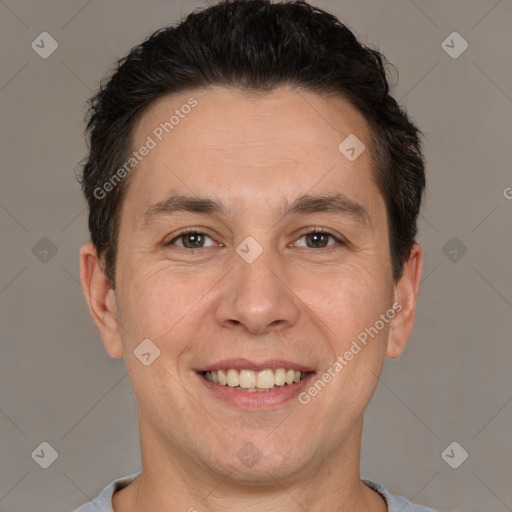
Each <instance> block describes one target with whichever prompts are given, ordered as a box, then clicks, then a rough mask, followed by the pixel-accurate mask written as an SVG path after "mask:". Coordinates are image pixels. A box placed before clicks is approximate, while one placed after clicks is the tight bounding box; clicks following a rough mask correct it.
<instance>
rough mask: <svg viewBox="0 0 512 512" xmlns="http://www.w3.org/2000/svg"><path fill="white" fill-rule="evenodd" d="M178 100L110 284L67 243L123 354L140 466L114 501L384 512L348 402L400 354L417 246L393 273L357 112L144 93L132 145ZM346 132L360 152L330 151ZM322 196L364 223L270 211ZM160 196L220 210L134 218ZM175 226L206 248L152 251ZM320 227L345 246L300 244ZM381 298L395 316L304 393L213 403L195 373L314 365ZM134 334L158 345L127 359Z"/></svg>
mask: <svg viewBox="0 0 512 512" xmlns="http://www.w3.org/2000/svg"><path fill="white" fill-rule="evenodd" d="M192 96H193V97H194V98H196V99H197V101H198V105H197V107H196V108H195V109H194V110H193V111H192V112H191V113H190V114H189V115H188V116H186V117H185V118H184V119H183V120H181V122H180V124H179V125H178V126H176V127H175V129H174V130H173V131H172V132H171V133H170V134H169V135H167V136H166V137H165V138H164V139H163V140H162V141H161V142H159V143H158V145H157V147H156V148H155V149H153V150H152V151H151V152H150V154H149V155H148V156H146V157H145V158H144V159H143V160H142V161H141V162H140V163H139V165H138V166H137V168H136V170H134V171H133V172H134V173H135V174H134V175H133V176H132V178H133V181H132V183H131V184H130V188H129V191H128V194H127V196H126V198H125V201H124V203H123V205H122V210H121V220H120V236H119V246H118V259H117V267H116V289H115V291H114V290H113V289H111V287H110V286H109V283H108V281H107V280H106V278H105V276H104V274H103V272H102V270H101V267H100V264H99V261H98V258H97V254H96V251H95V248H94V246H93V245H92V244H91V243H90V242H87V243H85V244H84V245H83V246H82V248H81V251H80V261H81V282H82V287H83V290H84V293H85V296H86V299H87V302H88V305H89V308H90V311H91V314H92V317H93V319H94V322H95V324H96V326H97V328H98V331H99V333H100V335H101V338H102V340H103V342H104V345H105V348H106V350H107V352H108V354H110V356H112V357H114V358H121V357H124V359H125V362H126V366H127V369H128V370H129V377H130V381H131V385H132V387H133V390H134V393H135V395H136V398H137V402H138V420H139V427H140V436H141V453H142V463H143V472H142V475H141V476H140V477H139V478H137V479H136V480H135V481H134V482H133V483H132V484H131V485H129V486H128V487H126V488H125V489H123V490H121V491H118V492H117V493H115V494H114V497H113V506H114V510H115V511H116V512H129V511H135V510H137V511H139V512H140V511H142V512H145V511H153V510H183V511H187V510H190V509H191V508H192V507H194V508H195V509H196V510H198V511H206V510H208V511H223V512H225V511H229V510H248V511H256V510H258V511H261V510H274V511H287V512H290V511H292V512H293V511H299V510H300V511H303V510H308V511H311V512H315V511H324V510H336V511H340V512H343V511H349V510H350V511H353V510H358V511H363V512H364V511H370V510H371V511H373V512H375V511H377V512H381V511H385V510H387V506H386V504H385V502H384V500H383V499H382V497H381V496H380V495H379V494H378V493H376V492H374V491H373V490H371V489H370V488H369V487H367V486H366V485H364V484H363V483H362V482H361V480H360V475H359V459H360V444H361V435H362V426H363V413H364V410H365V408H366V406H367V404H368V402H369V401H370V399H371V397H372V395H373V393H374V391H375V388H376V385H377V383H378V376H379V375H380V373H381V369H382V366H383V363H384V361H385V359H386V357H388V358H396V357H399V356H400V354H401V353H402V351H403V350H404V347H405V345H406V342H407V340H408V338H409V335H410V333H411V330H412V328H413V323H414V316H415V310H416V299H417V294H418V290H419V283H420V280H421V269H422V250H421V247H420V246H419V245H415V246H414V247H413V249H412V251H411V255H410V258H409V260H408V262H407V264H406V265H405V268H404V272H403V274H402V277H401V279H400V280H399V281H398V282H397V283H394V282H393V279H392V268H391V259H390V252H389V240H388V230H387V218H386V209H385V204H384V200H383V198H382V196H381V194H380V193H379V190H378V188H377V187H376V185H375V183H374V182H373V178H372V168H371V165H372V163H371V159H370V143H369V131H368V126H367V124H366V121H365V119H364V118H363V116H361V115H360V114H359V113H358V112H357V111H356V110H355V109H354V108H353V107H352V106H351V104H350V103H348V102H347V101H346V100H345V99H344V98H342V97H340V96H334V95H331V96H326V95H318V94H315V93H310V92H304V91H302V92H299V91H297V90H295V89H293V88H290V87H280V88H279V89H275V90H274V91H272V92H271V93H269V94H267V95H257V96H256V95H250V94H248V93H244V92H241V91H238V90H234V89H228V88H221V87H218V88H217V87H216V88H209V89H202V90H197V91H188V92H186V93H180V94H177V95H172V96H168V97H166V98H163V99H161V100H159V101H158V102H155V103H154V104H153V105H151V106H150V108H149V109H148V110H147V111H146V112H145V113H144V114H143V116H142V117H141V119H140V120H139V123H138V124H137V126H136V129H135V131H134V134H133V135H134V138H133V146H134V148H138V147H140V146H141V145H142V144H143V143H144V141H145V140H146V137H147V136H148V135H149V134H151V132H152V130H154V128H155V127H156V126H158V124H159V123H160V122H162V121H164V120H166V119H168V118H169V116H170V115H171V114H172V112H173V111H174V110H175V109H176V108H180V106H181V105H183V104H185V103H186V102H187V100H188V99H189V98H190V97H192ZM352 133H354V134H356V135H357V137H358V138H359V139H360V140H361V141H363V142H364V143H365V144H366V150H365V151H364V152H363V153H362V154H361V155H360V156H359V157H358V158H357V159H356V160H355V161H353V162H350V161H349V160H348V159H347V158H345V156H343V155H342V154H341V152H340V151H339V150H338V145H339V144H340V142H341V141H342V140H343V139H345V137H347V135H349V134H352ZM333 190H334V191H341V192H343V194H345V195H346V196H348V197H349V198H350V199H352V200H353V201H355V202H357V203H359V204H360V205H362V206H364V208H365V209H366V210H367V212H368V216H369V223H367V224H364V223H362V222H358V221H357V220H356V219H354V218H353V217H350V216H346V215H333V214H329V213H325V212H315V213H313V214H301V215H291V216H286V217H283V216H282V211H283V210H282V208H283V204H284V202H285V201H288V202H289V203H291V202H292V201H293V200H294V199H295V198H296V197H297V196H299V195H301V194H305V193H310V194H322V193H330V192H332V191H333ZM171 194H182V195H198V196H208V197H212V198H216V199H219V200H222V201H224V202H225V203H226V204H227V208H228V212H227V214H226V215H224V214H202V213H190V212H178V213H175V214H173V215H171V216H166V215H162V216H160V217H158V218H156V219H154V220H153V222H151V223H150V224H149V225H148V226H146V227H145V228H144V229H143V228H141V216H142V215H143V213H144V212H145V211H146V209H147V208H148V207H149V206H150V205H152V204H154V203H156V202H157V201H160V200H162V199H165V198H166V197H168V196H170V195H171ZM187 227H192V228H197V231H198V232H202V233H205V234H207V235H208V236H209V237H210V238H205V246H204V247H202V248H201V247H200V248H197V249H194V250H193V251H192V250H191V249H187V248H185V247H183V246H180V244H181V245H183V244H185V243H186V242H188V243H190V239H187V240H184V239H183V238H181V239H178V241H175V242H174V245H169V246H166V245H165V243H168V242H170V241H172V240H173V239H175V237H176V236H178V235H179V234H180V230H182V229H183V228H187ZM318 227H321V228H323V229H325V230H327V231H329V232H330V233H331V234H332V235H334V236H335V237H338V238H339V239H340V240H345V241H346V243H344V244H341V243H339V242H337V241H336V239H332V238H328V240H329V242H328V245H327V247H320V248H319V247H317V246H315V245H314V242H313V245H311V244H312V242H311V240H309V242H308V237H307V236H304V233H303V231H305V230H307V229H308V228H310V229H311V231H315V228H318ZM316 231H318V230H316ZM248 236H251V237H253V238H254V239H255V240H256V241H257V242H258V243H259V245H260V246H261V247H262V249H263V253H262V254H261V255H260V256H259V257H258V258H257V259H256V260H255V261H254V262H252V263H250V264H249V263H247V262H246V261H244V260H243V259H242V258H241V257H240V256H239V255H238V254H237V253H236V247H237V246H238V245H239V244H240V243H241V242H242V241H243V240H244V239H245V238H246V237H248ZM309 238H310V237H309ZM308 243H309V246H308ZM394 302H399V303H400V304H401V305H402V309H401V310H400V312H398V313H397V314H396V315H395V317H394V318H393V319H392V320H391V322H390V323H388V324H386V325H385V328H384V329H382V330H381V331H380V332H379V334H378V335H377V336H375V338H373V339H372V340H371V341H370V342H369V343H368V345H367V346H366V347H364V348H363V349H362V350H361V352H360V353H358V354H357V355H356V356H354V358H353V359H352V360H351V361H350V362H349V363H348V364H347V365H346V367H344V369H343V371H341V372H339V374H337V376H336V377H335V378H334V379H332V381H331V382H330V383H329V384H328V385H327V386H326V387H325V388H324V389H323V390H322V391H321V392H319V393H318V395H317V396H316V397H314V398H312V399H311V401H310V402H309V403H308V404H306V405H303V404H301V403H299V402H298V401H297V400H295V399H293V400H290V401H288V402H286V403H285V404H283V405H280V406H278V407H275V408H273V409H270V410H264V411H257V410H251V411H247V410H243V409H240V408H238V407H235V406H233V405H231V404H227V403H224V402H221V401H219V400H217V399H214V398H212V395H211V394H210V393H208V392H206V391H205V388H204V386H203V385H202V384H200V383H199V381H198V376H197V374H196V373H195V371H194V369H197V368H202V367H205V366H206V365H208V364H212V363H214V362H216V361H219V360H222V359H226V358H237V357H245V358H247V359H256V360H258V359H259V360H262V359H267V358H282V359H289V360H292V361H295V362H300V363H303V364H305V365H308V366H311V367H313V368H314V369H315V371H316V372H317V374H318V375H319V376H321V375H322V373H323V372H324V371H325V370H326V369H327V368H328V367H330V366H332V364H333V363H334V361H335V360H336V357H337V356H338V355H342V354H344V353H345V352H346V351H347V350H348V349H349V347H350V345H351V343H352V340H354V339H355V337H356V336H357V335H358V333H360V332H361V331H363V330H364V329H365V328H366V327H369V326H373V325H374V324H375V322H376V320H377V319H378V318H379V315H381V314H382V313H385V312H386V310H388V309H390V308H391V307H392V305H393V303H394ZM146 338H149V339H151V340H152V341H153V342H154V343H155V344H156V345H157V346H158V347H159V349H160V351H161V353H160V356H159V357H158V358H157V359H156V360H155V361H154V362H153V363H152V364H151V365H150V366H145V365H143V364H141V362H140V361H139V360H138V359H137V358H136V357H135V356H134V354H133V352H134V349H135V348H136V347H137V346H138V345H139V344H140V343H141V341H142V340H144V339H146ZM248 442H251V443H253V445H254V446H255V447H257V449H258V450H259V452H260V453H261V459H260V460H259V461H258V462H257V463H256V464H255V465H253V466H251V467H247V466H246V465H244V464H243V463H242V461H241V460H240V459H239V458H238V456H237V452H238V451H239V450H240V449H242V448H243V447H244V445H246V443H248Z"/></svg>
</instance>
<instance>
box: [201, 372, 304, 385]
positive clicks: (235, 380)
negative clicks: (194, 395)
mask: <svg viewBox="0 0 512 512" xmlns="http://www.w3.org/2000/svg"><path fill="white" fill-rule="evenodd" d="M204 376H205V377H206V379H208V380H209V381H210V382H215V383H218V384H221V385H223V386H229V387H232V388H240V389H272V388H273V387H274V386H284V385H285V384H293V383H294V382H299V380H302V379H303V378H304V373H303V372H301V371H298V370H286V369H284V368H278V369H277V370H275V371H272V370H270V369H267V370H261V371H259V372H254V371H252V370H235V369H233V368H230V369H229V370H214V371H209V372H205V373H204Z"/></svg>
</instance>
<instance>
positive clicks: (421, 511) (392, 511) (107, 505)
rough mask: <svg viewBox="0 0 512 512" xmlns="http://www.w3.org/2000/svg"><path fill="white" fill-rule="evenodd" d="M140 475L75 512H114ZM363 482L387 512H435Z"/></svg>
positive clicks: (108, 488) (120, 481)
mask: <svg viewBox="0 0 512 512" xmlns="http://www.w3.org/2000/svg"><path fill="white" fill-rule="evenodd" d="M140 473H141V472H140V471H139V472H138V473H133V474H132V475H128V476H124V477H122V478H119V479H117V480H114V481H113V482H112V483H110V484H108V485H107V486H106V487H105V489H103V491H101V493H100V495H99V496H98V497H97V498H95V499H94V500H92V501H90V502H89V503H86V504H85V505H82V506H81V507H80V508H78V509H76V510H75V512H114V509H113V508H112V495H113V494H114V492H116V491H119V490H121V489H123V488H124V487H126V486H127V485H128V484H129V483H131V482H132V481H133V480H135V478H137V477H138V476H139V475H140ZM363 482H364V483H365V484H366V485H367V486H368V487H371V488H372V489H373V490H374V491H377V492H378V493H379V494H380V495H381V496H382V497H383V498H384V499H385V500H386V503H387V504H388V512H436V511H435V510H433V509H431V508H427V507H422V506H420V505H413V504H412V503H411V502H410V501H409V500H407V499H405V498H402V497H401V496H394V495H392V494H390V493H389V492H388V490H387V489H386V488H385V487H384V486H383V485H380V484H377V483H375V482H372V481H371V480H363Z"/></svg>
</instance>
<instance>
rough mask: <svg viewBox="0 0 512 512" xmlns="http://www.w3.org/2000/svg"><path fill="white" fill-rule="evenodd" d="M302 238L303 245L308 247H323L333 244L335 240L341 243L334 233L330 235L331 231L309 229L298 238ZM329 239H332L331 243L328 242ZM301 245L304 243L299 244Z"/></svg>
mask: <svg viewBox="0 0 512 512" xmlns="http://www.w3.org/2000/svg"><path fill="white" fill-rule="evenodd" d="M301 239H304V240H305V241H306V244H305V247H307V248H310V249H324V248H325V247H328V246H331V245H335V243H336V242H338V243H342V241H341V240H340V239H339V238H337V237H335V236H334V235H331V233H328V232H326V231H319V230H315V231H310V232H309V233H304V234H303V235H302V236H301V237H300V238H299V240H301ZM330 240H334V242H335V243H334V244H333V243H329V242H330ZM301 246H302V247H304V245H302V244H301Z"/></svg>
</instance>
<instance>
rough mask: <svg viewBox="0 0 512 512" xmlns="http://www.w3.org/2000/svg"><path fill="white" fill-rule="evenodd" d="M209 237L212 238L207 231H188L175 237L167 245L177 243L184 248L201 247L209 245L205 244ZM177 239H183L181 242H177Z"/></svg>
mask: <svg viewBox="0 0 512 512" xmlns="http://www.w3.org/2000/svg"><path fill="white" fill-rule="evenodd" d="M207 238H209V239H210V240H211V238H210V237H209V236H208V235H206V234H205V233H201V232H199V231H189V232H188V233H182V234H181V235H179V236H177V237H175V238H173V239H172V240H171V241H170V242H169V243H168V244H167V245H177V246H178V247H183V248H184V249H201V248H203V247H207V246H206V245H205V241H206V239H207ZM177 241H181V243H176V242H177ZM210 245H212V244H210Z"/></svg>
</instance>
